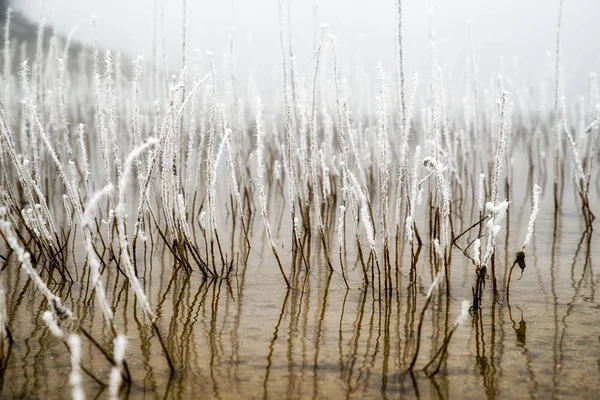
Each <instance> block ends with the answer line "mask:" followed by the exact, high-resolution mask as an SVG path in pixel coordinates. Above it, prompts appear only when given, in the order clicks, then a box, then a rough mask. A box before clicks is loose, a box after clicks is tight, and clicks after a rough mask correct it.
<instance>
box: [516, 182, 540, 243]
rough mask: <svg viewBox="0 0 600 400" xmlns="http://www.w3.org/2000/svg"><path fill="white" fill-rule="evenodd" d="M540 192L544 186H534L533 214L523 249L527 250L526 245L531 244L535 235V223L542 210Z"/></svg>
mask: <svg viewBox="0 0 600 400" xmlns="http://www.w3.org/2000/svg"><path fill="white" fill-rule="evenodd" d="M540 193H542V188H540V187H539V186H538V185H535V186H534V187H533V205H532V208H531V216H530V217H529V224H528V225H527V235H526V236H525V241H524V242H523V247H522V248H521V251H524V250H525V247H527V246H528V245H529V243H530V242H531V237H532V236H533V227H534V225H535V219H536V218H537V215H538V213H539V212H540Z"/></svg>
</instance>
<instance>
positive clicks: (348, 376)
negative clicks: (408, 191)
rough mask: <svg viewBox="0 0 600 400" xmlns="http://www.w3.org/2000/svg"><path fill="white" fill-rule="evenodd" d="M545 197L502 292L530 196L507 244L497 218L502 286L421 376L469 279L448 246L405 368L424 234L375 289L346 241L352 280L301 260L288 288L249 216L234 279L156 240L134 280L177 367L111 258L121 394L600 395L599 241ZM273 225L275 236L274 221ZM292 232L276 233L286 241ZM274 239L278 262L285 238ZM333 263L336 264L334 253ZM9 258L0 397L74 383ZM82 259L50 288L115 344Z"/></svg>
mask: <svg viewBox="0 0 600 400" xmlns="http://www.w3.org/2000/svg"><path fill="white" fill-rule="evenodd" d="M567 197H569V196H565V198H567ZM551 203H552V199H551V198H550V197H547V198H546V199H545V201H544V204H543V207H542V211H541V213H540V215H539V217H538V222H537V226H536V230H535V235H534V239H533V242H532V245H531V246H530V247H529V248H528V249H527V250H526V260H527V268H526V269H525V273H524V275H523V278H522V279H521V280H520V281H516V278H518V275H519V274H518V273H515V274H514V276H513V283H512V285H511V297H510V304H509V303H507V301H506V298H505V296H504V282H505V279H506V266H508V267H510V265H511V264H512V261H513V259H514V253H515V251H516V250H518V249H519V248H520V244H521V243H522V240H523V238H524V235H525V228H526V225H525V224H526V221H527V218H528V216H529V209H530V208H529V205H528V203H525V204H526V206H525V207H523V209H521V207H520V205H521V204H523V203H522V202H520V201H519V202H515V206H514V207H513V208H514V210H513V211H512V212H511V214H510V221H511V229H510V231H509V234H508V238H509V243H508V245H505V240H504V239H505V238H506V231H505V230H504V229H503V230H502V233H501V236H502V238H503V240H502V242H501V243H500V245H499V254H497V265H498V271H499V277H498V279H499V281H500V288H499V293H498V295H497V297H496V298H494V297H493V296H492V290H491V280H488V283H487V286H486V289H485V295H484V299H483V304H482V309H481V310H479V311H475V312H473V313H472V316H471V317H469V318H468V319H467V322H466V323H465V324H463V325H462V326H461V327H460V328H459V329H458V331H457V332H456V334H455V335H454V336H453V337H452V340H451V342H450V346H449V348H448V355H447V357H445V358H443V360H442V362H441V364H440V368H439V372H438V373H437V374H436V375H434V376H432V377H428V376H427V375H426V374H425V373H424V372H422V371H420V370H421V369H422V368H423V367H424V366H425V365H426V364H427V362H428V361H429V360H430V359H431V358H432V357H433V355H434V354H435V352H436V351H437V349H438V348H439V347H440V346H441V345H442V343H443V341H444V338H445V337H446V335H447V333H448V330H449V329H450V328H451V326H452V324H453V323H454V321H455V319H456V317H457V315H458V314H459V312H460V304H461V301H462V300H463V299H469V300H471V299H472V294H471V288H472V286H473V285H474V283H475V270H474V267H473V265H472V264H471V263H470V262H469V261H468V260H467V259H466V258H465V257H464V256H463V255H462V252H461V251H460V250H458V249H456V248H455V249H454V250H453V253H452V265H451V279H450V285H449V289H450V292H449V293H450V295H449V296H446V295H445V290H446V289H445V288H444V285H441V286H440V291H438V292H436V294H435V295H434V298H433V301H432V303H431V305H430V308H429V309H428V311H427V312H426V313H425V318H424V323H423V333H422V338H421V348H420V353H419V354H420V356H419V358H418V360H417V365H416V369H415V372H414V373H403V372H404V371H405V370H406V368H407V366H408V365H409V364H410V361H411V360H412V358H413V354H414V352H415V347H416V342H417V336H416V330H417V324H418V322H419V315H420V311H421V308H422V307H423V304H424V299H425V293H426V292H427V289H428V287H429V284H430V283H431V281H432V276H433V271H432V264H430V259H429V246H424V247H423V249H422V251H421V256H420V259H419V263H418V264H417V279H416V282H415V283H411V280H410V278H409V276H408V272H409V263H408V262H407V260H408V249H407V248H404V256H403V257H402V259H403V260H404V262H403V265H402V267H401V275H400V277H399V283H400V288H401V289H400V290H398V291H395V292H393V293H392V294H391V295H388V296H383V297H381V298H380V297H379V296H378V295H377V294H375V293H374V292H373V291H372V290H371V289H367V288H363V287H362V285H361V277H360V267H359V266H358V264H354V260H355V255H354V254H353V252H352V251H351V246H349V252H348V255H347V258H346V263H347V265H348V266H349V268H350V269H354V271H353V272H351V273H350V274H349V275H350V286H351V288H350V289H349V290H348V289H346V287H345V284H344V281H343V279H342V277H341V276H340V275H339V274H338V273H337V272H336V273H333V274H331V273H329V271H328V269H327V268H326V267H325V266H319V265H316V264H315V263H313V267H312V269H311V270H310V271H299V272H298V273H297V274H296V275H295V276H294V279H293V286H294V288H295V289H293V290H287V289H286V288H285V285H284V283H283V280H282V278H281V276H280V274H279V270H278V268H277V266H276V264H275V263H274V258H273V255H272V253H271V252H270V249H269V248H268V246H266V245H264V242H265V240H264V238H263V237H262V233H261V232H262V229H261V228H262V227H261V226H260V225H259V222H260V221H258V220H257V222H255V227H254V229H255V232H256V233H255V236H254V238H255V240H254V246H253V248H252V251H251V254H250V258H249V261H248V264H247V267H246V268H245V269H244V268H243V267H242V266H241V265H240V268H239V270H238V273H237V275H236V276H234V277H232V278H231V279H230V280H229V281H224V280H219V281H207V280H204V279H203V278H202V276H201V275H199V274H192V275H188V274H187V273H186V272H185V270H184V269H183V268H174V267H173V265H174V263H173V260H172V258H171V257H170V256H169V254H168V252H164V251H163V249H162V248H161V249H160V250H159V249H158V248H157V249H156V252H155V253H154V254H152V255H151V256H150V255H148V256H147V260H151V263H150V262H148V263H146V265H145V271H144V273H145V279H144V281H143V283H144V285H145V288H146V291H147V293H148V294H149V298H150V300H151V304H152V306H153V307H154V309H155V310H156V311H157V313H158V314H159V316H160V318H159V320H158V323H159V325H160V328H161V330H162V332H163V335H164V336H165V338H166V341H167V347H168V349H169V351H170V352H171V354H172V356H173V359H174V362H175V364H176V369H177V371H176V373H175V374H173V375H170V374H169V369H168V367H167V365H166V363H165V359H164V357H163V353H162V350H161V347H160V345H159V342H158V340H157V337H156V336H154V334H153V332H152V330H151V329H150V328H149V326H148V325H147V321H146V320H145V319H144V317H143V316H142V313H141V311H140V310H139V308H138V307H137V306H136V304H135V303H136V302H135V298H134V295H133V292H132V291H131V290H130V288H129V285H128V284H127V282H126V281H125V279H124V278H123V277H122V276H121V275H120V274H118V273H116V271H115V270H112V269H107V271H106V273H105V277H106V278H105V279H108V281H107V282H106V287H107V288H110V289H109V290H108V296H109V299H110V301H111V304H112V307H113V309H114V310H115V318H116V325H117V327H119V328H122V329H123V330H124V332H125V334H126V335H127V337H128V339H129V342H128V347H127V353H126V359H127V361H128V363H129V368H130V370H131V372H132V377H133V384H132V385H131V387H129V388H127V389H126V391H125V392H123V393H122V396H123V397H125V396H128V397H131V398H181V399H184V398H186V399H187V398H218V399H221V398H222V399H227V398H273V399H280V398H359V397H360V398H363V397H364V398H398V397H409V398H472V399H480V398H511V399H512V398H598V397H599V396H600V329H599V327H600V303H599V302H598V299H597V297H596V287H597V285H598V283H599V280H600V271H598V268H599V267H598V266H597V265H595V264H594V261H595V260H597V259H598V257H599V256H600V246H598V244H599V243H600V242H599V241H598V239H597V234H595V233H591V232H584V228H583V223H582V219H581V216H580V214H579V210H578V209H576V208H575V205H573V204H570V205H569V204H566V205H565V207H564V208H563V211H562V215H561V217H560V218H559V219H558V220H557V221H556V222H555V221H554V218H553V213H552V209H551V206H552V205H551ZM592 204H597V200H594V201H593V203H592ZM467 224H468V222H465V225H466V226H468V225H467ZM596 225H597V224H596ZM282 229H283V228H282ZM280 236H285V234H284V233H283V231H281V232H280ZM467 236H468V235H467ZM472 238H473V235H471V239H472ZM466 240H467V239H466V237H465V242H466ZM289 242H290V241H289V240H287V241H286V240H281V241H278V243H286V246H287V243H289ZM279 251H280V255H281V256H282V260H283V261H284V265H286V266H287V265H289V263H290V251H289V249H288V248H287V247H285V246H284V247H281V248H280V250H279ZM315 258H316V259H317V258H319V257H318V256H317V257H315ZM596 264H597V262H596ZM334 267H335V269H336V271H339V265H338V264H337V263H336V264H335V265H334ZM286 268H287V267H286ZM81 271H85V270H81V269H80V272H79V273H80V274H81V273H82V272H81ZM515 272H516V271H515ZM4 273H5V279H6V280H5V283H6V286H7V290H8V293H7V299H8V309H9V326H10V327H11V330H12V334H13V336H14V338H15V344H14V346H13V348H12V353H11V354H10V357H9V358H8V361H7V362H6V358H4V360H3V370H2V375H1V381H0V397H1V398H66V397H70V386H69V378H68V377H69V372H70V360H69V355H68V353H67V352H66V350H65V348H64V346H63V344H62V343H61V342H59V341H58V340H57V339H56V338H54V337H53V336H52V335H51V334H50V332H49V330H48V329H47V328H46V326H45V325H44V324H43V323H42V322H41V317H42V314H43V312H44V311H45V310H46V309H47V303H46V301H45V300H43V296H42V295H41V294H40V293H39V292H38V291H37V290H36V289H35V288H34V287H33V285H32V283H31V282H30V281H29V280H28V279H27V278H26V277H25V275H23V274H22V273H20V272H19V271H18V269H17V268H15V267H14V266H13V265H9V266H8V267H7V268H6V270H5V272H4ZM86 274H87V272H84V275H79V277H78V278H77V279H76V282H77V283H74V284H73V285H71V286H67V285H62V286H59V285H55V286H50V288H51V290H53V291H54V292H55V293H56V294H57V295H59V296H60V297H61V298H62V299H64V303H65V304H66V305H67V306H68V307H70V308H71V309H72V310H73V311H74V313H75V315H76V316H77V318H78V319H79V320H80V321H82V324H83V326H84V327H85V328H86V329H87V330H88V331H89V332H91V333H92V335H93V336H94V337H96V338H97V339H98V340H99V341H100V342H101V343H102V344H103V345H105V346H106V347H107V348H110V346H109V340H110V338H111V336H110V333H109V332H108V330H107V328H105V326H104V324H103V322H102V316H101V313H100V311H99V310H98V308H97V307H96V304H95V299H94V296H93V293H92V292H91V291H90V290H88V288H87V282H88V277H87V275H86ZM79 282H83V284H80V283H79ZM82 343H83V348H82V363H83V365H84V366H86V367H87V368H89V369H90V370H92V371H94V372H95V373H96V375H97V376H99V377H101V379H104V380H106V381H107V380H108V373H109V369H110V365H109V364H108V362H107V361H106V360H105V359H104V358H103V357H102V356H101V355H100V353H99V352H98V350H97V349H96V348H94V347H93V346H92V345H91V344H90V343H89V342H88V341H86V340H85V339H84V340H83V341H82ZM84 386H85V391H86V394H87V396H88V397H94V396H95V397H99V398H104V397H106V396H107V395H108V393H107V390H103V389H102V388H101V387H100V386H98V385H97V384H96V383H94V382H93V381H92V380H91V379H90V378H88V377H87V376H85V375H84Z"/></svg>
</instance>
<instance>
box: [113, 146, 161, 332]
mask: <svg viewBox="0 0 600 400" xmlns="http://www.w3.org/2000/svg"><path fill="white" fill-rule="evenodd" d="M157 143H158V140H157V139H155V138H151V139H149V140H148V141H147V142H146V143H145V144H143V145H142V146H140V147H137V148H135V149H133V150H132V151H131V153H129V155H128V156H127V159H126V160H125V165H124V169H123V175H122V176H121V180H120V181H119V196H118V201H117V207H116V208H115V216H116V218H117V227H118V234H119V246H120V247H121V260H122V263H123V266H124V267H125V273H126V274H127V278H128V279H129V282H130V283H131V287H132V289H133V291H134V293H135V295H136V297H137V299H138V301H139V302H140V307H141V308H142V311H144V313H145V314H146V315H147V316H148V318H150V320H151V321H152V322H155V319H156V316H155V314H154V311H152V308H151V307H150V302H149V301H148V298H147V297H146V294H145V293H144V289H143V288H142V286H141V285H140V282H139V280H138V278H137V276H136V274H135V271H134V269H133V264H132V263H131V258H130V257H129V243H128V239H127V234H126V231H125V224H126V222H125V218H126V214H125V205H126V204H125V203H126V202H125V195H126V193H127V191H128V190H129V185H130V181H131V173H132V166H133V162H134V161H135V160H136V158H137V157H139V156H140V155H141V154H142V153H143V152H144V151H146V150H147V149H149V148H150V147H152V146H154V145H155V144H157Z"/></svg>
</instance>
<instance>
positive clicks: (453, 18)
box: [14, 0, 600, 94]
mask: <svg viewBox="0 0 600 400" xmlns="http://www.w3.org/2000/svg"><path fill="white" fill-rule="evenodd" d="M14 3H16V4H15V5H14V7H15V8H17V9H19V10H21V11H22V12H24V13H25V14H26V15H27V16H28V17H30V18H32V19H35V20H37V19H38V18H39V16H40V15H41V13H43V15H44V18H45V20H46V21H47V23H48V24H51V25H54V26H55V27H56V28H57V29H58V30H59V31H60V32H62V33H64V34H67V33H69V32H70V31H71V30H73V29H74V28H77V30H76V33H75V38H76V39H77V40H79V41H82V42H86V43H91V42H92V41H93V38H94V33H93V29H92V24H91V16H92V15H96V18H97V26H98V39H99V42H100V44H101V45H102V46H103V47H105V48H110V49H113V50H115V51H119V52H122V53H124V54H128V55H131V56H137V55H143V56H144V57H145V59H151V58H152V56H153V48H154V47H153V46H154V45H155V44H156V40H155V38H156V37H160V34H156V35H155V32H158V31H160V26H161V24H160V19H161V18H160V1H158V0H156V1H155V0H101V1H100V0H80V1H74V0H44V1H43V11H42V8H41V7H42V6H41V5H40V0H19V1H18V2H14ZM187 3H188V4H187V40H188V57H191V56H192V55H193V50H194V49H196V48H197V49H201V50H204V49H210V50H212V51H213V52H214V53H215V54H216V55H217V56H219V57H220V56H222V55H223V54H225V53H226V52H228V51H229V43H230V37H231V35H232V32H233V43H234V49H235V50H234V51H235V54H236V58H237V65H238V69H239V71H238V72H239V73H240V74H241V75H242V76H245V75H246V74H248V73H251V74H252V75H253V76H256V77H257V79H258V81H259V82H262V83H261V84H264V85H268V82H269V78H270V77H272V74H274V73H276V72H275V71H277V70H276V69H277V68H279V63H280V59H281V58H280V50H279V26H278V11H277V10H278V2H277V0H237V1H236V0H229V1H209V0H202V1H193V0H188V1H187ZM283 3H284V5H285V4H290V10H291V12H290V16H291V17H290V23H291V30H292V43H293V46H294V52H295V54H296V55H297V60H298V65H299V69H300V70H301V73H303V74H307V73H308V71H309V70H308V68H310V65H311V63H312V54H313V48H314V47H313V46H314V42H315V32H317V30H318V29H319V27H320V26H321V24H328V28H327V32H328V33H330V34H333V35H335V36H337V37H338V41H337V43H338V46H339V53H340V58H341V61H342V63H343V67H344V68H345V71H352V70H353V69H354V67H355V66H356V65H361V66H362V67H363V68H365V70H367V72H369V69H371V70H372V71H374V70H375V67H376V66H377V64H378V63H379V62H380V61H381V62H382V64H383V66H384V68H386V69H388V70H391V69H392V68H393V67H394V40H395V37H394V34H395V0H372V1H359V0H345V1H342V0H321V1H319V2H318V6H315V4H316V3H315V1H313V0H306V1H304V0H302V1H300V0H290V1H289V3H288V1H287V0H283ZM164 4H165V6H164V21H165V42H166V44H167V54H168V59H169V66H170V67H171V68H172V69H173V70H177V69H179V67H180V65H181V38H182V21H183V16H182V14H183V1H182V0H169V1H166V0H165V1H164ZM558 5H559V0H552V1H549V0H503V1H498V0H452V1H448V0H405V1H404V18H403V20H404V43H405V62H406V66H407V69H408V70H409V71H410V73H412V71H414V70H418V71H419V72H420V73H421V75H423V76H428V69H429V50H428V49H429V45H428V37H429V31H430V26H432V27H433V29H434V30H435V32H436V37H437V39H438V54H439V57H440V60H441V64H442V66H443V68H444V73H445V75H446V76H449V77H453V76H457V74H458V73H461V71H463V70H464V66H465V65H466V59H467V57H468V56H469V55H470V54H471V50H470V46H469V34H468V21H471V29H472V33H473V51H474V54H475V57H476V60H477V65H478V68H479V74H480V77H483V78H485V79H487V78H488V77H490V76H493V75H492V74H496V73H502V72H503V71H506V70H507V69H508V71H509V72H510V71H514V67H515V65H516V66H517V68H518V70H519V71H520V72H519V73H520V76H521V78H522V79H523V81H527V80H528V79H529V80H530V79H538V78H539V77H540V76H545V75H547V74H548V73H549V72H548V71H551V68H550V67H549V65H551V64H552V62H553V57H554V52H555V47H556V44H555V42H556V25H557V19H558ZM598 15H600V1H598V0H566V1H565V2H564V14H563V30H562V55H563V62H562V71H563V77H564V82H565V83H564V84H565V88H566V89H568V90H567V92H568V91H571V90H573V89H577V94H579V93H580V91H581V90H585V85H586V80H587V76H588V74H589V73H592V72H598V71H600V35H599V33H600V29H598V26H597V24H598ZM285 19H286V20H287V14H286V16H285ZM286 24H287V21H286ZM232 28H234V30H233V31H232ZM286 40H287V39H286Z"/></svg>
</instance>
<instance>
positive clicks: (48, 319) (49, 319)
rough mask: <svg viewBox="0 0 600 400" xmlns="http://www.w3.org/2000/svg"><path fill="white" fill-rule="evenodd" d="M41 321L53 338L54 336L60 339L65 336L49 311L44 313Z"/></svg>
mask: <svg viewBox="0 0 600 400" xmlns="http://www.w3.org/2000/svg"><path fill="white" fill-rule="evenodd" d="M42 319H43V320H44V322H45V323H46V325H48V328H49V329H50V332H52V334H53V335H54V336H56V337H57V338H58V339H62V338H63V337H64V336H65V334H64V333H63V331H62V329H60V327H59V326H58V324H57V323H56V320H55V319H54V315H53V314H52V313H51V312H50V311H46V312H44V315H43V316H42Z"/></svg>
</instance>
